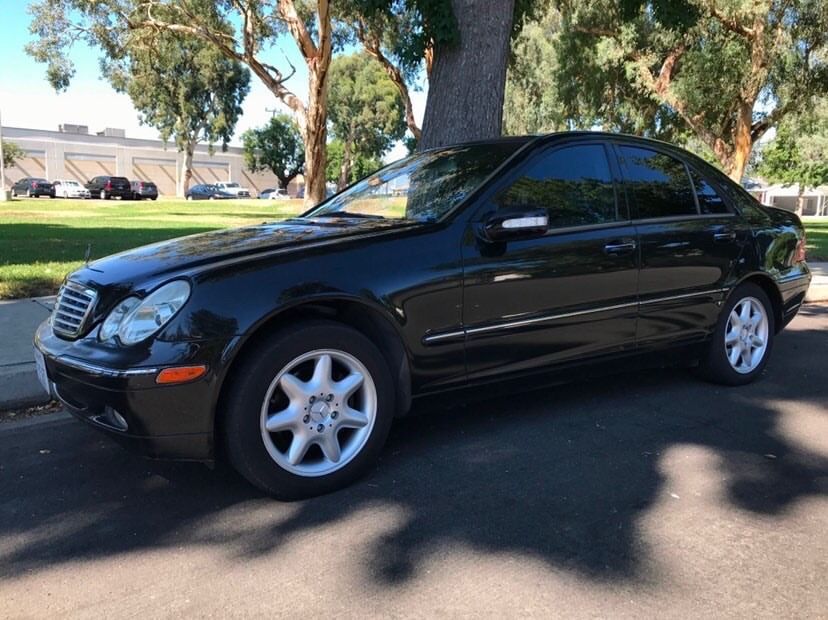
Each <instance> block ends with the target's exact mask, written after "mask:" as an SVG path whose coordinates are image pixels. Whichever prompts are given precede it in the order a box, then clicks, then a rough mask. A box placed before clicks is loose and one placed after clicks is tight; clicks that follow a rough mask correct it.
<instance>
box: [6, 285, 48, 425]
mask: <svg viewBox="0 0 828 620" xmlns="http://www.w3.org/2000/svg"><path fill="white" fill-rule="evenodd" d="M53 302H54V298H53V297H39V298H37V299H20V300H15V301H0V410H2V409H16V408H18V407H29V406H33V405H42V404H44V403H47V402H49V397H48V396H47V395H46V392H44V391H43V388H42V387H40V383H39V382H38V380H37V373H36V371H35V363H34V355H33V353H32V337H33V336H34V333H35V329H37V326H38V325H40V323H41V322H42V321H43V319H45V318H46V317H48V316H49V311H50V309H51V307H52V303H53Z"/></svg>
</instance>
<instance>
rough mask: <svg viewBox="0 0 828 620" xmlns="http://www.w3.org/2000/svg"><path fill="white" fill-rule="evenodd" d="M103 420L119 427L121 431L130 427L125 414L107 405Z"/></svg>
mask: <svg viewBox="0 0 828 620" xmlns="http://www.w3.org/2000/svg"><path fill="white" fill-rule="evenodd" d="M103 421H104V422H105V423H106V424H108V425H109V426H112V427H114V428H117V429H118V430H121V431H125V430H126V429H127V428H129V425H128V424H127V421H126V420H125V419H124V416H122V415H121V414H120V413H118V412H117V411H115V410H114V409H113V408H112V407H106V409H104V415H103Z"/></svg>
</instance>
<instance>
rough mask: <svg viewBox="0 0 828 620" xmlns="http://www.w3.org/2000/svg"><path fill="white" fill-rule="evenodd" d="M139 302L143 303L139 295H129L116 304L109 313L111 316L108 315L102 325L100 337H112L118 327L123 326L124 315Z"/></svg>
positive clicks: (107, 338)
mask: <svg viewBox="0 0 828 620" xmlns="http://www.w3.org/2000/svg"><path fill="white" fill-rule="evenodd" d="M139 303H141V300H140V299H139V298H138V297H127V298H126V299H124V300H123V301H122V302H121V303H119V304H118V305H117V306H115V309H114V310H113V311H112V312H110V313H109V316H107V317H106V320H105V321H104V322H103V325H101V331H99V332H98V338H99V339H100V340H102V341H103V340H109V339H110V338H112V336H114V335H115V334H116V333H117V332H118V328H119V327H120V326H121V322H123V320H124V317H126V315H127V314H129V311H130V310H132V309H133V308H134V307H135V306H137V305H138V304H139Z"/></svg>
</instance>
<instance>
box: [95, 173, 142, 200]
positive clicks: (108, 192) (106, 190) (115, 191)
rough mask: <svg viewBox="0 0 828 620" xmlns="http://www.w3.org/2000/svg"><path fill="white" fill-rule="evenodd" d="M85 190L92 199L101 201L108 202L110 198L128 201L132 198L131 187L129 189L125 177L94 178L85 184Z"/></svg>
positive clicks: (107, 176) (103, 176)
mask: <svg viewBox="0 0 828 620" xmlns="http://www.w3.org/2000/svg"><path fill="white" fill-rule="evenodd" d="M86 189H88V190H89V193H90V194H91V195H92V196H93V197H95V198H100V199H101V200H109V199H110V198H120V199H121V200H129V199H131V198H132V187H130V185H129V180H128V179H127V178H126V177H113V176H109V175H102V176H99V177H95V178H94V179H92V180H91V181H89V183H87V184H86Z"/></svg>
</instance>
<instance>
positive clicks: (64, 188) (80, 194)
mask: <svg viewBox="0 0 828 620" xmlns="http://www.w3.org/2000/svg"><path fill="white" fill-rule="evenodd" d="M52 185H53V186H54V187H55V196H56V197H57V198H90V197H91V195H90V193H89V190H88V189H86V188H85V187H84V186H83V185H81V184H80V183H78V182H77V181H75V180H73V179H55V180H54V181H52Z"/></svg>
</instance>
